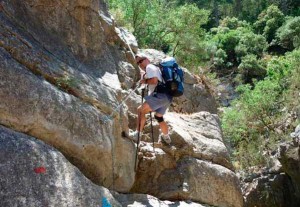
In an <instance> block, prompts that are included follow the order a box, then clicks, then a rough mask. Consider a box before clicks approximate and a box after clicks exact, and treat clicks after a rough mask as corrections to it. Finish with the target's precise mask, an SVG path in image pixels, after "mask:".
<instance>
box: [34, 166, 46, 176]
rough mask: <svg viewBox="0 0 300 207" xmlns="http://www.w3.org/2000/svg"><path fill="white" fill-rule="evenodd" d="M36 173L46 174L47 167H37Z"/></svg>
mask: <svg viewBox="0 0 300 207" xmlns="http://www.w3.org/2000/svg"><path fill="white" fill-rule="evenodd" d="M34 172H35V173H38V174H39V173H45V172H46V168H45V167H37V168H35V169H34Z"/></svg>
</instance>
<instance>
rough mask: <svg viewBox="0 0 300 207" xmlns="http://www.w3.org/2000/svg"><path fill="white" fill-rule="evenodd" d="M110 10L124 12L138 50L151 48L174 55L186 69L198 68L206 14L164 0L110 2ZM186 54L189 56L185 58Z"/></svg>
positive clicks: (186, 5)
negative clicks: (136, 41) (186, 66)
mask: <svg viewBox="0 0 300 207" xmlns="http://www.w3.org/2000/svg"><path fill="white" fill-rule="evenodd" d="M110 5H111V7H112V8H111V10H112V12H113V13H114V12H115V13H116V11H118V12H119V11H124V14H123V15H120V14H119V16H120V17H123V18H125V19H126V22H127V24H129V25H130V26H129V28H132V32H133V34H134V35H135V36H136V38H137V40H138V43H139V46H140V47H148V48H155V49H159V50H163V51H164V52H169V53H170V54H171V55H172V56H176V57H177V59H178V60H179V62H180V63H181V64H183V65H189V64H192V65H189V67H196V66H197V65H199V57H198V56H197V55H199V54H201V53H203V52H204V49H203V48H202V47H201V44H200V43H201V39H203V37H204V30H203V29H202V28H201V25H203V24H206V22H207V20H208V16H209V12H208V11H206V10H203V9H199V8H198V7H197V6H196V5H194V4H184V5H182V6H177V7H176V6H175V5H174V4H172V2H170V1H167V0H153V1H151V2H149V1H146V0H125V1H119V0H110ZM186 54H189V55H186Z"/></svg>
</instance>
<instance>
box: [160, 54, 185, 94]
mask: <svg viewBox="0 0 300 207" xmlns="http://www.w3.org/2000/svg"><path fill="white" fill-rule="evenodd" d="M159 68H160V71H161V74H162V78H163V81H162V82H159V83H158V85H157V92H159V93H167V94H169V95H170V96H173V97H178V96H181V95H182V94H183V91H184V87H183V70H182V69H181V68H180V67H179V66H178V64H177V63H176V60H175V58H173V57H168V58H165V59H163V60H162V61H161V62H160V63H159Z"/></svg>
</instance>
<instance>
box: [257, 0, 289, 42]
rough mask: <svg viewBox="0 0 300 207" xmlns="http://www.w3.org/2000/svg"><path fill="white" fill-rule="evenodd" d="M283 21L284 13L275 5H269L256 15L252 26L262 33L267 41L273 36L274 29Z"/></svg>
mask: <svg viewBox="0 0 300 207" xmlns="http://www.w3.org/2000/svg"><path fill="white" fill-rule="evenodd" d="M283 23H284V15H283V13H282V12H281V11H280V10H279V8H278V7H277V6H274V5H271V6H269V7H268V8H267V9H266V10H264V11H263V12H262V13H260V15H259V16H258V20H257V21H256V22H255V23H254V25H253V26H254V28H255V29H256V31H257V32H258V33H259V34H263V35H264V36H265V37H266V39H267V41H268V43H271V42H272V40H273V39H274V38H275V34H276V30H277V29H278V28H279V27H281V25H282V24H283Z"/></svg>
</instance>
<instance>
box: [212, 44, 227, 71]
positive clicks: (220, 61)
mask: <svg viewBox="0 0 300 207" xmlns="http://www.w3.org/2000/svg"><path fill="white" fill-rule="evenodd" d="M226 59H227V54H226V52H225V51H224V50H222V49H218V50H217V51H216V53H215V56H214V59H213V64H214V65H215V66H216V67H218V68H221V67H226V65H225V64H226Z"/></svg>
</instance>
